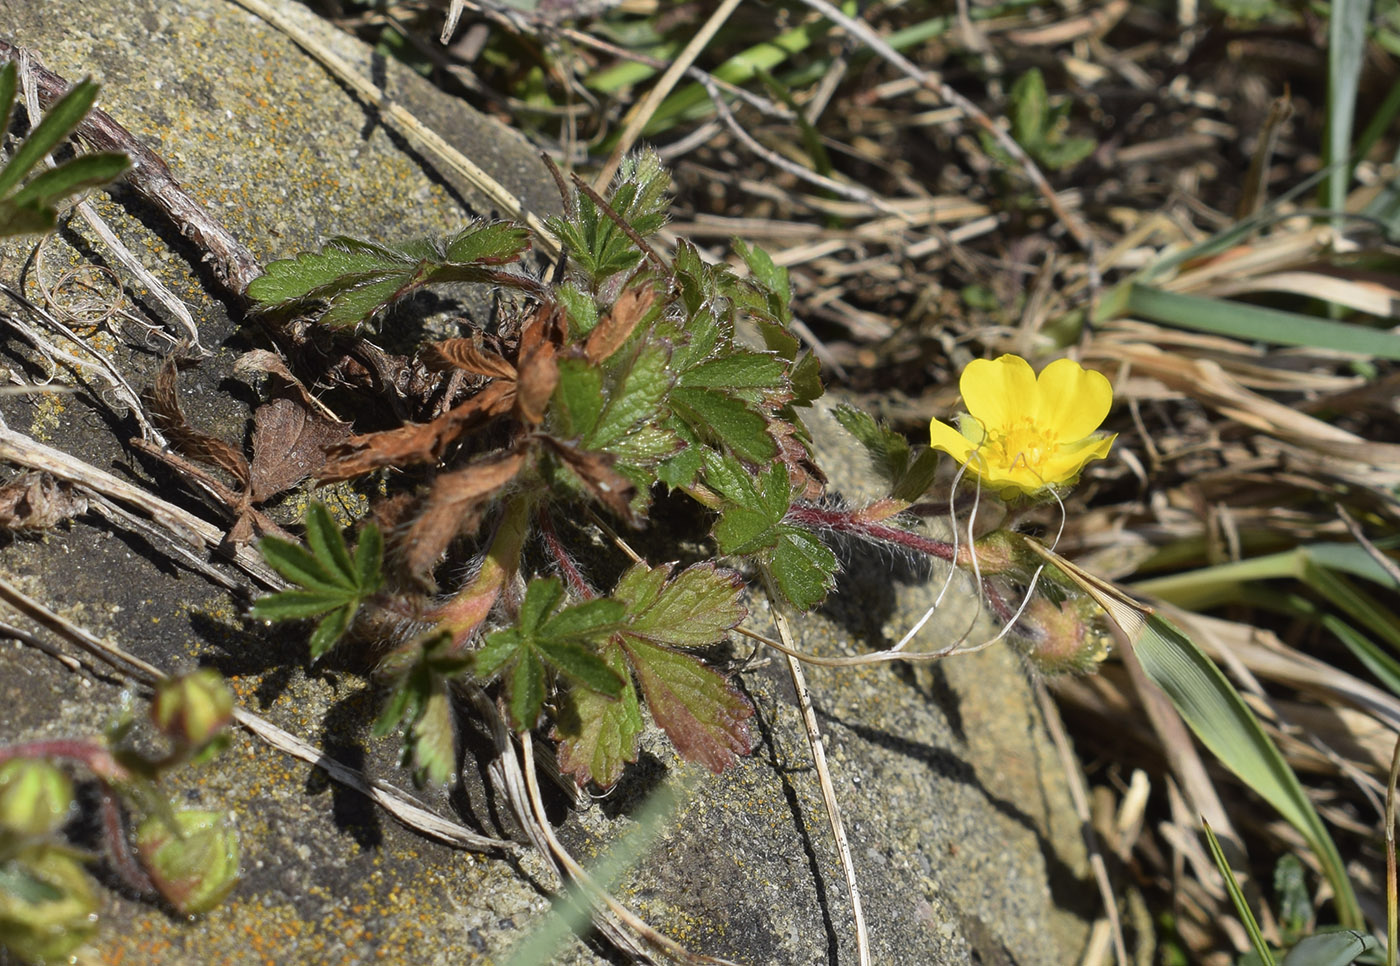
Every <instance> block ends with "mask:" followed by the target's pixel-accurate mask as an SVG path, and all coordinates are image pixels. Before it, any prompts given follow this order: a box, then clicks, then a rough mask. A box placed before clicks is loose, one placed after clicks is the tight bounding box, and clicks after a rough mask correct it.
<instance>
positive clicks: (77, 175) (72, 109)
mask: <svg viewBox="0 0 1400 966" xmlns="http://www.w3.org/2000/svg"><path fill="white" fill-rule="evenodd" d="M18 82H19V68H18V65H17V64H15V63H14V62H13V61H12V62H10V63H8V64H6V65H5V66H4V67H3V68H0V131H8V130H9V128H10V115H11V112H12V111H13V109H14V103H15V93H16V90H17V88H18ZM97 90H98V85H97V84H96V83H94V82H93V81H91V80H84V81H81V82H79V83H77V84H75V85H73V88H72V90H70V91H69V92H68V93H67V94H65V95H63V97H62V98H61V99H60V100H59V101H58V103H56V104H54V105H53V107H51V108H49V110H48V113H46V114H45V115H44V116H43V117H42V118H39V119H37V121H36V119H34V118H31V119H30V120H31V123H32V124H33V129H32V130H31V131H30V132H29V136H28V137H27V138H25V139H24V141H23V142H22V143H21V144H20V146H19V147H18V148H17V149H16V150H15V153H14V155H13V156H12V157H11V158H10V160H9V161H8V162H7V163H6V164H5V165H4V167H3V168H0V237H3V236H6V235H24V234H30V233H34V232H45V231H49V230H51V229H52V228H53V227H54V225H55V224H57V222H58V209H57V206H58V204H59V203H60V202H62V201H63V200H64V199H66V198H71V197H73V196H75V195H77V194H79V193H81V192H82V191H85V190H86V189H88V188H94V187H97V186H98V185H104V184H106V183H107V182H109V181H111V180H113V179H114V178H116V177H118V176H119V175H121V173H122V172H124V171H125V170H126V169H127V168H128V167H130V166H131V162H130V161H129V160H128V159H127V156H126V155H125V154H117V153H111V152H98V153H94V154H80V155H78V156H77V157H75V158H70V159H68V160H67V161H64V162H62V163H61V164H57V165H55V166H54V167H52V168H49V169H48V170H45V171H41V172H40V173H39V174H38V175H37V176H35V177H34V178H32V179H31V180H30V181H29V183H28V184H25V185H24V186H23V187H20V183H21V182H22V181H24V179H25V178H26V177H28V176H29V174H30V172H32V171H34V170H35V169H36V168H38V167H40V165H41V164H42V163H43V160H44V157H45V155H47V154H48V153H49V152H51V151H53V150H54V149H55V148H56V147H58V146H59V145H60V144H62V143H63V141H64V139H65V138H67V137H68V135H70V134H72V133H73V131H74V129H76V128H77V126H78V125H79V124H81V123H82V120H83V118H84V117H86V116H87V113H88V111H89V110H91V108H92V105H93V102H94V101H96V99H97Z"/></svg>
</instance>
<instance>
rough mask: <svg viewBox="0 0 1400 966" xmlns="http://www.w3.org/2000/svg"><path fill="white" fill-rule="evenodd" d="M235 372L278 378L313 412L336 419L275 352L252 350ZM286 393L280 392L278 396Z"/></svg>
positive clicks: (240, 360) (236, 364)
mask: <svg viewBox="0 0 1400 966" xmlns="http://www.w3.org/2000/svg"><path fill="white" fill-rule="evenodd" d="M233 371H234V372H236V373H238V374H239V375H242V376H248V375H253V374H255V373H259V372H262V373H266V374H268V375H270V376H276V377H277V379H278V380H280V381H281V382H282V383H283V384H284V385H286V386H287V387H288V389H289V390H290V391H291V392H292V393H295V394H296V396H297V397H298V398H300V399H301V401H302V402H303V403H305V404H306V407H307V408H308V409H310V410H312V411H313V412H319V413H323V414H324V415H325V416H326V418H328V419H335V413H333V412H331V411H330V409H328V408H327V407H326V404H325V403H323V402H321V400H319V399H317V398H316V397H315V396H313V395H311V393H310V391H309V390H307V388H306V386H305V385H304V384H303V383H302V381H301V380H300V379H298V378H297V377H296V376H295V375H294V374H293V373H292V370H290V369H288V368H287V364H286V362H284V361H283V360H282V357H281V356H279V355H278V354H277V353H275V352H268V351H267V350H266V349H251V350H249V351H247V352H245V353H243V355H241V356H239V357H238V361H237V362H235V363H234V364H233ZM283 394H284V393H281V392H279V393H278V395H283Z"/></svg>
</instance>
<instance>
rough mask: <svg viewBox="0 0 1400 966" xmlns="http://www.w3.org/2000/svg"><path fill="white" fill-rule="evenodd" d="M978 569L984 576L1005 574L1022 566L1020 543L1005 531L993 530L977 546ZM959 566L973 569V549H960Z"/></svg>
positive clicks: (964, 545) (963, 547) (962, 547)
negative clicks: (1019, 551) (1019, 553)
mask: <svg viewBox="0 0 1400 966" xmlns="http://www.w3.org/2000/svg"><path fill="white" fill-rule="evenodd" d="M975 547H976V550H977V569H978V570H979V571H981V572H982V573H983V574H1004V573H1006V572H1007V571H1010V570H1015V569H1016V568H1017V567H1018V566H1020V563H1021V561H1020V557H1019V555H1018V550H1019V548H1020V543H1019V542H1018V541H1017V540H1016V539H1015V538H1013V537H1012V535H1011V534H1010V533H1008V532H1007V531H1005V530H993V531H992V532H991V533H989V534H987V535H986V536H985V537H983V538H982V539H980V540H978V541H977V543H976V544H975ZM957 563H958V566H959V567H967V568H969V569H971V567H972V548H969V547H968V546H967V544H963V545H962V546H960V547H959V548H958V561H957Z"/></svg>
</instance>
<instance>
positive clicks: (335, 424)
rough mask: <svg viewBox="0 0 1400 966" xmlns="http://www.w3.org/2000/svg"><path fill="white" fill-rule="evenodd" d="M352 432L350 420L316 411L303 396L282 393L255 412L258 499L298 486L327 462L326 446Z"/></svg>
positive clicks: (255, 498) (255, 496)
mask: <svg viewBox="0 0 1400 966" xmlns="http://www.w3.org/2000/svg"><path fill="white" fill-rule="evenodd" d="M348 435H350V424H349V423H342V422H340V421H339V420H334V419H327V418H326V417H325V416H322V415H320V414H319V413H315V412H312V411H311V410H310V409H308V408H307V406H306V405H305V403H303V402H302V401H301V400H299V399H293V398H290V397H288V396H279V397H278V398H276V399H272V400H269V401H268V402H267V403H266V404H264V405H262V406H259V407H258V411H257V412H256V413H254V414H253V465H252V468H251V473H250V476H251V489H252V498H253V502H254V503H261V502H262V501H263V500H266V499H267V498H269V497H271V496H274V495H276V494H278V493H281V492H282V491H283V490H286V489H290V488H291V487H293V486H296V485H297V484H298V483H300V482H301V481H302V480H304V479H306V478H307V477H308V476H311V475H313V474H315V473H316V472H318V471H319V470H320V469H321V467H322V466H324V465H325V463H326V448H327V447H329V446H332V445H334V444H336V443H339V442H340V441H341V440H343V439H345V437H346V436H348Z"/></svg>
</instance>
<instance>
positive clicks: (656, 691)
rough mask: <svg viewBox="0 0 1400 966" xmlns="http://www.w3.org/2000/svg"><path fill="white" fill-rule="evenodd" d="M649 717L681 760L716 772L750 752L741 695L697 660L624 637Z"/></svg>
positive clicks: (747, 711) (750, 709) (746, 713)
mask: <svg viewBox="0 0 1400 966" xmlns="http://www.w3.org/2000/svg"><path fill="white" fill-rule="evenodd" d="M622 646H623V648H624V649H625V650H626V651H627V656H628V658H629V660H630V662H631V665H632V668H633V670H634V671H635V672H636V674H637V680H638V681H639V682H641V686H642V694H643V696H644V697H645V698H646V703H647V708H648V709H649V710H650V711H651V716H652V718H653V719H654V720H655V721H656V723H657V724H658V725H660V726H661V729H662V730H663V731H665V732H666V736H667V737H668V738H670V739H671V743H672V744H673V745H675V746H676V751H678V752H679V753H680V754H681V756H682V757H684V758H686V759H687V760H689V761H698V762H700V763H701V764H703V765H705V766H706V767H707V768H709V769H710V770H711V771H713V772H715V773H716V774H718V773H719V772H721V771H723V770H724V769H725V768H727V767H728V766H729V765H730V764H731V763H732V762H733V761H734V758H735V756H737V755H746V754H748V753H749V752H750V751H751V750H753V739H752V737H751V736H750V734H749V727H748V718H749V717H750V716H751V715H752V714H753V706H752V705H751V704H749V701H748V699H747V698H745V697H744V695H743V693H742V692H741V691H739V690H738V689H737V688H735V687H734V686H733V685H731V684H730V683H729V682H728V681H727V680H725V678H724V676H723V675H721V674H720V673H719V672H718V671H715V670H714V669H713V668H709V667H706V666H705V664H704V663H703V662H702V661H701V660H700V659H699V658H697V657H694V656H692V655H690V654H683V653H681V652H680V651H674V650H671V649H670V648H668V647H663V646H661V645H659V644H652V643H650V642H648V641H644V640H642V639H641V638H639V637H631V636H627V635H624V636H623V645H622Z"/></svg>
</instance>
